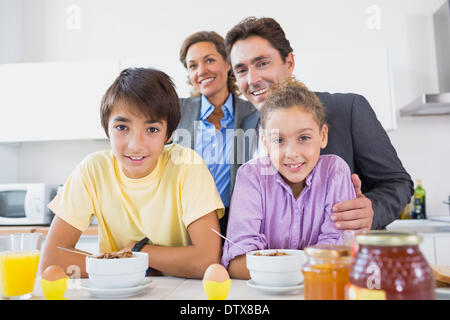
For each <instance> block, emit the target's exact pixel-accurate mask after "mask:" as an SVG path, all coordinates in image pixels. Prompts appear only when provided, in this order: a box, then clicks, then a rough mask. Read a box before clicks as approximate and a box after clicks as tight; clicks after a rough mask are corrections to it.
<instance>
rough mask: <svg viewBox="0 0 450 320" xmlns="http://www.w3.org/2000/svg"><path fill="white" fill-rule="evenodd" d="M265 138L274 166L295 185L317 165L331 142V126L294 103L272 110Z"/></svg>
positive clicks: (292, 186)
mask: <svg viewBox="0 0 450 320" xmlns="http://www.w3.org/2000/svg"><path fill="white" fill-rule="evenodd" d="M262 140H263V143H264V146H265V148H266V151H267V153H268V154H269V157H270V160H271V162H272V164H273V166H274V167H275V168H276V169H277V170H278V172H279V173H280V174H281V176H282V177H283V178H284V180H285V181H286V182H287V183H288V185H289V186H291V188H293V189H294V186H295V185H298V184H300V185H303V186H304V183H305V179H306V177H307V176H308V175H309V174H310V173H311V172H312V170H313V169H314V167H315V166H316V163H317V161H318V160H319V156H320V149H322V148H325V147H326V145H327V142H328V127H327V126H326V125H323V126H322V128H320V127H319V125H318V124H317V122H316V121H315V120H314V118H313V115H312V114H311V113H310V112H307V111H305V110H304V109H302V108H301V107H298V106H292V107H290V108H287V109H277V110H274V111H272V112H271V113H270V114H269V116H268V118H267V120H266V125H265V130H264V134H263V136H262Z"/></svg>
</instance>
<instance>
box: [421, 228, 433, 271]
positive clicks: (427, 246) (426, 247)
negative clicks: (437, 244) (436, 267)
mask: <svg viewBox="0 0 450 320" xmlns="http://www.w3.org/2000/svg"><path fill="white" fill-rule="evenodd" d="M422 237H423V240H422V243H421V244H420V245H419V249H420V251H422V254H423V255H424V257H425V259H427V261H428V263H430V264H436V253H435V250H434V237H433V236H432V235H425V234H422Z"/></svg>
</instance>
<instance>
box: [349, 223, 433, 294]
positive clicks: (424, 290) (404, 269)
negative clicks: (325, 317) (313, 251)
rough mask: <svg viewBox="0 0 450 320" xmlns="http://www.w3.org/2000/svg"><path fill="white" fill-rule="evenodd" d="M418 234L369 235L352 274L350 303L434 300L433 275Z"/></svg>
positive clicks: (364, 237)
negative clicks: (353, 301)
mask: <svg viewBox="0 0 450 320" xmlns="http://www.w3.org/2000/svg"><path fill="white" fill-rule="evenodd" d="M421 241H422V237H421V236H420V235H418V234H416V233H408V232H390V231H366V232H364V233H363V234H361V235H358V236H356V242H357V243H358V246H359V250H358V252H357V254H356V257H355V260H354V262H353V264H352V268H351V271H350V284H349V287H348V291H347V295H348V299H350V300H365V299H370V300H375V299H387V300H400V299H401V300H403V299H405V300H416V299H434V298H435V295H434V288H435V282H434V276H433V272H432V270H431V268H430V266H429V265H428V263H427V261H426V260H425V258H424V257H423V255H422V253H421V252H420V250H419V244H420V242H421Z"/></svg>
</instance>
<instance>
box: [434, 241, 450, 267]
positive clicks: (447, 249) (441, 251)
mask: <svg viewBox="0 0 450 320" xmlns="http://www.w3.org/2000/svg"><path fill="white" fill-rule="evenodd" d="M434 247H435V250H436V264H439V265H445V266H450V234H437V235H436V236H435V237H434Z"/></svg>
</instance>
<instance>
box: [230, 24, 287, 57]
mask: <svg viewBox="0 0 450 320" xmlns="http://www.w3.org/2000/svg"><path fill="white" fill-rule="evenodd" d="M251 36H259V37H261V38H263V39H266V40H267V41H269V42H270V44H271V45H272V47H274V48H275V49H276V50H277V51H278V52H279V53H280V56H281V59H282V60H283V62H286V57H287V56H288V55H289V53H291V52H292V51H293V50H292V47H291V44H290V42H289V40H288V39H286V35H285V34H284V31H283V29H282V28H281V26H280V24H279V23H278V22H277V21H276V20H275V19H272V18H266V17H264V18H256V17H247V18H245V19H244V20H242V21H241V22H239V23H238V24H237V25H235V26H234V27H233V28H232V29H231V30H230V31H228V33H227V35H226V37H225V47H226V50H227V55H228V57H229V56H230V51H231V48H232V47H233V45H234V44H235V43H236V41H238V40H245V39H247V38H248V37H251Z"/></svg>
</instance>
